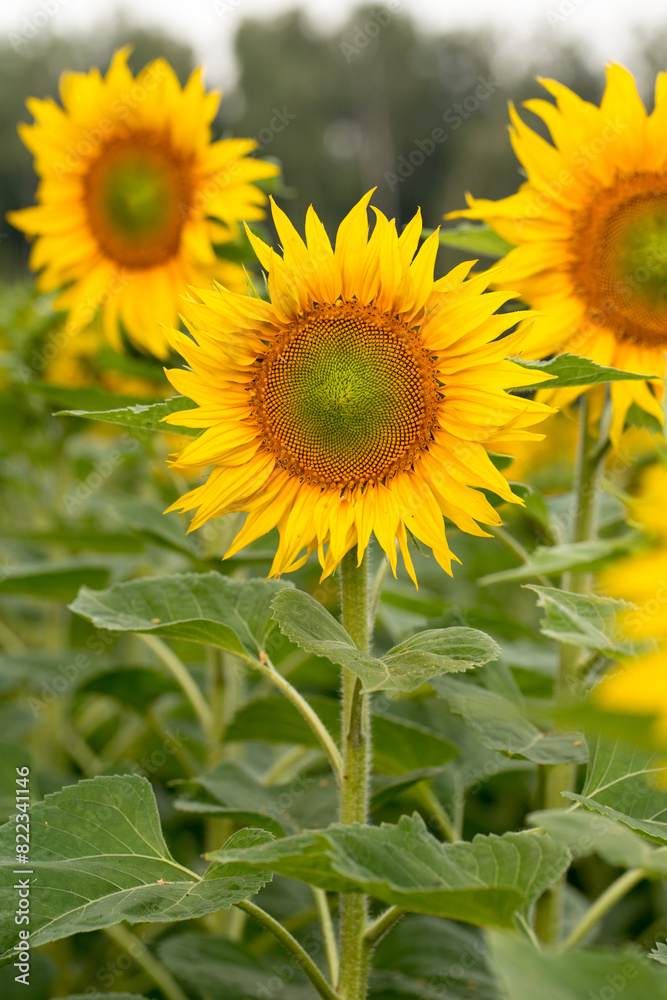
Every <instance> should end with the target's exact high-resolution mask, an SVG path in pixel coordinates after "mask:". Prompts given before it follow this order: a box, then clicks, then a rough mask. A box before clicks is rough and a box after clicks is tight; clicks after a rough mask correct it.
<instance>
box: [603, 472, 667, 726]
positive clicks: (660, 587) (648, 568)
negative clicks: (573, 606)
mask: <svg viewBox="0 0 667 1000" xmlns="http://www.w3.org/2000/svg"><path fill="white" fill-rule="evenodd" d="M666 494H667V467H665V465H663V464H662V463H660V462H658V463H656V464H654V465H652V466H650V467H649V468H648V469H647V471H646V472H645V473H644V476H643V478H642V483H641V489H640V492H639V495H638V496H637V498H636V499H635V500H634V501H633V502H632V504H631V505H630V515H631V518H632V520H633V522H634V523H635V524H637V526H638V527H640V528H642V529H643V530H644V532H645V533H646V534H647V535H648V536H649V538H650V539H651V540H652V544H651V545H650V546H649V547H647V548H645V549H642V550H641V551H639V552H637V553H635V554H633V555H630V556H628V557H627V558H626V559H622V560H621V561H620V562H617V563H614V565H613V566H611V567H610V568H609V569H607V570H606V571H605V572H604V574H602V576H601V583H602V585H603V587H604V588H605V590H607V592H608V593H610V594H611V595H613V596H614V597H619V598H622V599H624V600H628V601H631V602H632V603H633V604H634V605H635V607H633V608H632V609H631V610H629V611H627V612H626V613H625V615H624V620H623V631H624V633H625V634H626V635H627V636H628V637H629V638H632V639H636V640H651V639H652V640H657V643H658V645H657V649H655V650H653V651H651V652H647V653H645V654H643V655H640V656H639V657H637V658H636V659H634V660H624V661H623V663H622V664H621V667H620V669H619V670H617V671H615V672H614V673H612V674H609V676H607V677H605V678H604V680H603V681H602V683H601V684H600V685H599V686H598V688H597V689H596V691H595V700H596V702H597V704H598V705H600V706H602V707H604V708H608V709H612V710H614V711H620V712H639V713H642V714H646V715H656V716H657V725H656V732H655V735H656V738H657V739H658V740H659V741H660V742H661V743H662V744H663V745H664V744H665V742H666V741H667V522H666V521H665V495H666Z"/></svg>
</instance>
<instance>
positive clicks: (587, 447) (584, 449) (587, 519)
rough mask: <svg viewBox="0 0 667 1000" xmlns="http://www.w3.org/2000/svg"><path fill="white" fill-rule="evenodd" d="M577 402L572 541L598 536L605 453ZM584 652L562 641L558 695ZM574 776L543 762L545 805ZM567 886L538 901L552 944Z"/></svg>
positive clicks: (578, 675) (567, 586)
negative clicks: (601, 477)
mask: <svg viewBox="0 0 667 1000" xmlns="http://www.w3.org/2000/svg"><path fill="white" fill-rule="evenodd" d="M579 407H580V409H579V435H578V439H577V456H576V466H575V482H574V497H575V506H574V520H573V524H572V530H571V532H570V541H572V542H586V541H590V540H592V539H594V538H595V537H596V534H597V512H598V497H599V483H600V474H601V471H602V468H603V465H604V459H605V455H606V452H607V448H606V446H605V445H606V442H604V441H603V442H599V441H597V440H596V439H595V438H594V437H593V436H592V435H591V434H590V432H589V429H588V401H587V398H586V396H585V395H584V396H582V397H581V399H580V401H579ZM601 424H602V421H601ZM592 580H593V577H592V574H591V573H590V572H589V571H587V570H578V571H576V572H575V571H572V572H569V573H564V574H563V580H562V589H563V590H565V591H569V592H570V593H575V594H587V593H589V592H590V590H591V586H592ZM585 657H586V651H585V650H584V649H583V648H582V647H581V646H571V645H569V644H567V643H561V645H560V649H559V661H558V672H557V674H556V682H555V685H554V696H555V698H556V699H557V700H558V699H562V698H567V699H574V698H576V697H577V696H578V695H580V694H581V688H582V673H583V671H582V665H583V663H584V662H585ZM576 777H577V765H576V764H551V765H545V766H544V767H543V768H542V769H541V772H540V775H539V782H538V784H539V787H540V788H541V803H540V805H541V808H543V809H562V808H563V807H564V805H565V802H564V799H563V794H562V793H563V792H570V791H574V788H575V782H576ZM564 886H565V877H564V876H562V877H561V878H560V879H558V881H557V882H556V883H554V885H553V886H551V888H550V889H548V890H547V892H546V893H545V894H544V895H543V896H542V898H541V899H540V900H538V903H537V908H536V914H535V929H536V931H537V933H538V935H539V937H540V938H541V939H542V940H543V941H546V942H547V943H550V944H555V943H556V942H557V941H558V939H559V936H560V922H561V912H562V907H563V891H564Z"/></svg>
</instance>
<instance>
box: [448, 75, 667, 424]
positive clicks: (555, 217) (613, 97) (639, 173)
mask: <svg viewBox="0 0 667 1000" xmlns="http://www.w3.org/2000/svg"><path fill="white" fill-rule="evenodd" d="M540 83H541V84H542V85H543V86H544V87H545V89H546V90H547V91H548V92H549V93H550V94H551V95H552V96H553V97H554V98H555V100H556V103H555V104H552V103H551V102H549V101H545V100H531V101H526V104H525V106H526V107H527V108H528V109H529V110H530V111H532V112H534V113H535V114H536V115H539V117H540V118H542V120H543V121H544V123H545V124H546V126H547V127H548V129H549V132H550V133H551V137H552V139H553V144H551V143H549V142H547V141H546V140H545V139H542V138H540V136H538V135H537V134H536V133H535V132H533V131H532V130H531V129H530V128H529V127H528V126H527V125H526V124H525V123H524V122H523V121H522V120H521V118H520V117H519V115H518V114H517V113H516V111H515V109H514V108H513V107H512V106H511V105H510V116H511V119H512V128H511V129H510V133H511V139H512V145H513V147H514V151H515V153H516V155H517V157H518V159H519V160H520V161H521V163H522V164H523V167H524V168H525V171H526V174H527V176H528V180H527V181H526V182H525V183H524V184H522V185H521V187H520V188H519V190H518V192H517V193H516V194H514V195H511V196H510V197H509V198H502V199H501V200H499V201H488V200H484V199H475V198H473V197H472V196H471V195H467V196H466V197H467V200H468V204H469V206H470V207H469V208H468V209H467V210H463V211H459V212H452V213H450V214H449V215H448V218H455V217H457V216H465V217H466V218H469V219H482V220H484V221H485V222H487V223H488V224H489V225H490V226H491V227H492V228H493V229H495V230H496V232H497V233H499V235H500V236H502V237H503V238H504V239H506V240H507V241H509V242H510V243H513V244H515V248H514V249H513V250H511V251H510V252H509V253H508V255H507V257H506V258H505V259H504V260H503V261H502V262H501V263H500V264H498V265H495V266H494V268H493V269H492V270H493V274H494V281H495V284H496V286H497V287H501V288H502V287H512V288H514V289H516V290H517V291H518V292H519V293H520V294H521V296H522V298H524V299H525V301H526V302H528V303H529V305H530V306H532V307H533V308H534V309H535V310H536V311H538V313H540V314H541V315H540V316H538V319H537V320H536V321H535V324H534V327H533V333H532V339H531V356H534V357H538V356H545V355H548V354H552V353H557V352H559V351H569V352H570V353H572V354H578V355H582V356H585V357H588V358H592V359H593V360H594V361H597V362H598V363H599V364H602V365H610V366H612V367H615V368H620V369H623V370H624V371H632V372H638V373H641V374H643V373H646V374H647V375H655V376H659V377H660V378H663V377H664V375H665V349H667V144H666V143H665V133H666V130H667V74H666V73H661V74H660V75H659V76H658V79H657V82H656V91H655V110H654V111H653V113H652V114H651V115H647V113H646V109H645V108H644V105H643V104H642V102H641V100H640V98H639V95H638V94H637V89H636V86H635V82H634V80H633V78H632V76H631V74H630V73H629V72H628V71H627V70H625V69H623V67H621V66H618V65H610V66H608V67H607V83H606V87H605V92H604V96H603V98H602V102H601V104H600V107H599V108H598V107H596V106H595V105H593V104H589V103H588V102H587V101H583V100H582V99H581V98H579V97H578V96H577V95H576V94H574V93H573V92H572V91H571V90H568V88H567V87H565V86H563V84H561V83H557V82H556V81H555V80H540ZM662 390H663V383H662V382H661V381H660V382H658V381H650V382H643V381H626V382H613V383H612V384H611V397H612V401H613V404H614V417H613V425H612V440H613V441H614V442H615V443H617V442H618V439H619V437H620V434H621V433H622V431H623V426H624V423H625V417H626V414H627V412H628V410H629V408H630V407H631V406H632V404H633V403H636V404H637V405H638V406H639V407H641V408H642V409H643V410H645V411H646V412H648V413H650V414H652V415H653V416H654V417H656V418H657V419H658V420H659V421H660V422H662V410H661V407H660V404H659V398H660V397H661V395H662ZM580 392H581V389H559V390H552V392H551V393H549V392H548V391H547V394H546V396H543V397H541V398H545V399H547V400H548V401H550V402H554V403H555V405H558V406H562V405H565V404H566V403H568V402H570V401H571V400H572V399H573V398H575V397H576V396H577V395H579V394H580Z"/></svg>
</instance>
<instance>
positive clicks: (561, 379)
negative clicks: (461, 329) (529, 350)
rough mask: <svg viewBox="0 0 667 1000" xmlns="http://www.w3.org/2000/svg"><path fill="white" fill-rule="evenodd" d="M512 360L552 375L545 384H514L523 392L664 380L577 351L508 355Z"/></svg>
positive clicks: (529, 368)
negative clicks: (542, 357)
mask: <svg viewBox="0 0 667 1000" xmlns="http://www.w3.org/2000/svg"><path fill="white" fill-rule="evenodd" d="M511 360H512V361H513V362H514V363H515V364H517V365H520V366H521V367H522V368H525V369H527V370H528V371H534V372H535V373H536V374H537V373H539V374H540V375H550V376H551V378H552V381H550V382H549V383H548V384H547V385H545V384H544V383H543V382H535V383H534V384H533V385H521V386H519V387H517V388H520V389H521V391H523V392H530V391H531V390H533V389H547V390H549V391H551V390H552V389H572V388H576V387H578V386H581V387H582V388H585V387H586V386H589V385H599V384H601V383H606V382H627V381H635V382H641V381H643V380H645V379H654V380H656V381H659V382H663V381H664V379H662V378H660V377H656V376H655V375H646V374H640V373H638V372H630V371H625V370H623V369H620V368H611V367H609V366H607V365H599V364H598V363H597V362H596V361H591V359H590V358H583V357H579V356H578V355H576V354H557V355H556V357H554V358H549V359H547V360H546V361H529V360H526V359H525V358H511Z"/></svg>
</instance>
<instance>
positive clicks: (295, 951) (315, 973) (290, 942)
mask: <svg viewBox="0 0 667 1000" xmlns="http://www.w3.org/2000/svg"><path fill="white" fill-rule="evenodd" d="M236 906H237V907H238V909H239V910H243V911H244V913H247V914H248V916H250V917H252V918H253V920H256V921H257V923H259V924H261V925H262V927H265V928H266V929H267V930H268V931H270V932H271V934H273V936H274V937H275V938H277V940H278V941H280V943H281V945H282V946H283V948H284V949H285V950H286V951H288V952H289V953H290V955H292V956H293V958H294V959H295V960H296V961H297V962H298V963H299V966H300V967H301V968H302V969H303V972H304V973H305V975H306V976H307V977H308V979H310V981H311V983H312V984H313V986H314V987H315V989H316V990H317V992H318V993H319V995H320V996H321V997H324V1000H341V998H340V996H339V994H338V993H336V991H335V990H333V989H332V988H331V986H330V985H329V983H328V982H327V981H326V979H325V978H324V976H323V975H322V973H321V972H320V970H319V969H318V968H317V966H316V965H315V963H314V962H313V960H312V958H311V957H310V956H309V955H308V954H307V953H306V952H305V951H304V950H303V948H302V947H301V945H300V944H299V942H298V941H297V939H296V938H295V937H292V935H291V934H290V932H289V931H288V930H287V929H286V928H285V927H283V925H282V924H279V923H278V921H277V920H275V919H274V918H273V917H272V916H271V915H270V914H268V913H266V911H265V910H262V909H261V907H259V906H256V905H255V904H254V903H251V902H249V901H248V900H247V899H244V900H243V901H242V902H240V903H236Z"/></svg>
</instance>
